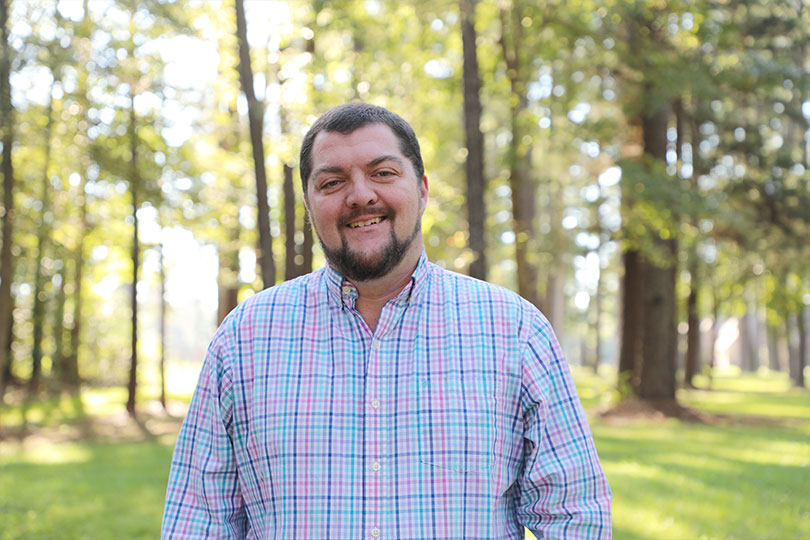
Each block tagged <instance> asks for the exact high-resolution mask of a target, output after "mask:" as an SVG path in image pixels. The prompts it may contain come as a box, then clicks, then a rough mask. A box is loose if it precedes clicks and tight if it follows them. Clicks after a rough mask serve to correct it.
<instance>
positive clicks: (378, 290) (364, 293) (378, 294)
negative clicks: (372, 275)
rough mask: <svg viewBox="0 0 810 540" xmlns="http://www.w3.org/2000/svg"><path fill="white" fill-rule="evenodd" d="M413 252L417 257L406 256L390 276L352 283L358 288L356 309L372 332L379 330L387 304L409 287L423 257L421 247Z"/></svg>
mask: <svg viewBox="0 0 810 540" xmlns="http://www.w3.org/2000/svg"><path fill="white" fill-rule="evenodd" d="M413 251H414V252H415V255H416V256H415V257H414V256H406V257H405V258H404V259H403V260H402V262H400V264H398V265H397V267H396V268H394V270H392V271H391V272H390V273H389V274H387V275H385V276H383V277H381V278H379V279H375V280H369V281H360V282H352V283H353V284H354V286H355V287H356V288H357V301H356V302H355V307H356V308H357V311H358V312H360V315H361V316H362V317H363V320H364V321H366V324H367V325H368V327H369V329H371V331H372V332H374V330H375V329H376V328H377V321H378V320H379V318H380V312H381V311H382V308H383V306H385V303H386V302H388V301H389V300H390V299H392V298H394V297H395V296H396V295H398V294H399V293H400V292H402V289H404V288H405V286H406V285H408V282H409V281H410V279H411V276H412V275H413V271H414V270H415V269H416V265H417V264H419V257H420V256H421V255H422V248H421V246H420V247H419V249H418V250H413ZM409 255H410V254H409Z"/></svg>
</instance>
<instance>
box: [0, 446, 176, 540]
mask: <svg viewBox="0 0 810 540" xmlns="http://www.w3.org/2000/svg"><path fill="white" fill-rule="evenodd" d="M60 450H61V452H60V455H53V456H51V459H54V460H61V462H58V463H42V462H36V463H33V462H12V463H4V464H3V466H2V467H1V468H0V515H2V516H3V519H2V521H3V525H2V527H0V540H11V539H22V538H25V539H26V540H45V539H54V538H66V539H67V538H70V539H83V538H88V539H94V540H95V539H99V540H106V539H110V540H113V539H116V540H117V539H121V538H127V539H141V538H143V539H147V538H148V539H153V538H157V537H158V536H159V530H160V517H161V514H162V507H163V499H164V496H165V489H166V481H167V479H168V473H169V463H170V461H171V453H172V447H171V445H165V444H160V443H157V442H139V443H127V444H95V443H89V444H76V445H72V446H71V448H64V447H60Z"/></svg>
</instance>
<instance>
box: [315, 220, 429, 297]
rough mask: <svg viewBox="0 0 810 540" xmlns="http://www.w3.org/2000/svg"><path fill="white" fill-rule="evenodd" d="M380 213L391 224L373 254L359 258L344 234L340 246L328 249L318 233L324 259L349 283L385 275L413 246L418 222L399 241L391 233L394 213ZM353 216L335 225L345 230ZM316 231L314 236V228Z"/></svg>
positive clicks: (418, 227)
mask: <svg viewBox="0 0 810 540" xmlns="http://www.w3.org/2000/svg"><path fill="white" fill-rule="evenodd" d="M359 213H360V212H357V215H359ZM382 213H383V215H384V216H385V219H386V220H390V221H391V235H390V237H389V239H388V242H387V244H386V245H385V246H384V247H383V248H382V250H381V251H380V252H378V253H376V254H372V255H361V254H360V253H357V252H356V251H353V250H352V249H351V248H350V247H349V244H348V242H347V240H346V236H345V235H343V234H341V235H340V237H341V243H340V247H339V248H337V249H331V248H329V247H327V246H326V244H324V242H323V239H322V238H321V235H320V234H318V241H319V242H320V244H321V248H322V249H323V253H324V255H325V256H326V260H327V261H329V264H331V265H332V267H333V268H334V269H335V270H337V271H338V272H339V273H340V274H341V275H343V277H345V278H346V279H348V280H349V281H360V282H363V281H371V280H375V279H379V278H381V277H384V276H386V275H387V274H388V273H390V272H391V270H393V269H394V268H396V266H397V265H398V264H399V263H400V262H402V259H403V258H404V257H405V254H406V253H407V251H408V248H410V247H411V244H413V241H414V239H415V238H416V235H417V234H419V233H421V232H422V227H421V220H419V219H417V220H416V225H415V226H414V229H413V231H412V232H411V234H410V236H408V238H406V239H404V240H400V239H399V238H397V235H396V233H395V232H394V224H393V219H394V216H393V212H391V211H390V210H385V211H384V212H382ZM354 217H356V215H354V214H351V215H348V216H345V217H343V218H342V219H341V220H340V222H339V224H338V225H339V227H345V226H346V223H348V221H350V220H351V219H354ZM315 232H316V234H317V232H318V231H317V229H316V231H315Z"/></svg>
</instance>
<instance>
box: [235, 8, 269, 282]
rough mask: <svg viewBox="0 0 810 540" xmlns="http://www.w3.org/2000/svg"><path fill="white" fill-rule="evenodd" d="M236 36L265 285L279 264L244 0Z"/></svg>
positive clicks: (238, 9)
mask: <svg viewBox="0 0 810 540" xmlns="http://www.w3.org/2000/svg"><path fill="white" fill-rule="evenodd" d="M235 5H236V39H237V41H238V43H239V79H240V80H241V83H242V91H243V92H244V93H245V98H246V99H247V105H248V122H249V124H250V142H251V144H252V146H253V165H254V170H255V174H256V202H257V206H258V216H257V224H258V227H259V250H258V251H259V252H258V253H257V259H258V260H259V265H260V267H261V272H262V283H263V285H264V287H265V288H267V287H272V286H273V285H274V284H275V282H276V265H275V262H274V261H273V241H272V238H271V237H270V206H269V205H268V203H267V176H266V174H265V168H264V141H263V139H262V136H263V131H264V129H263V126H264V108H263V107H262V104H261V103H259V100H257V99H256V93H255V92H254V90H253V69H252V68H251V66H250V49H249V47H248V41H247V21H246V20H245V7H244V4H243V0H235Z"/></svg>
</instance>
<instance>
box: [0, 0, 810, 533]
mask: <svg viewBox="0 0 810 540" xmlns="http://www.w3.org/2000/svg"><path fill="white" fill-rule="evenodd" d="M0 18H2V20H0V23H2V24H1V25H0V26H2V31H3V34H2V40H1V41H2V43H0V47H2V50H1V51H0V52H1V53H2V54H0V111H1V112H2V123H1V124H2V125H1V126H0V129H1V132H0V134H1V135H2V141H0V147H1V148H2V156H1V157H0V159H1V160H2V162H1V163H0V176H2V179H3V185H2V205H1V206H0V216H2V234H0V246H2V247H1V248H0V398H1V399H2V403H0V523H2V525H0V539H3V540H7V539H22V538H25V539H37V538H43V539H44V538H93V539H96V538H154V537H156V536H157V535H158V530H159V525H160V516H161V508H162V500H163V493H164V490H165V483H166V479H167V476H168V467H169V461H170V457H171V451H172V447H173V444H174V438H175V436H176V432H177V429H178V428H179V422H180V421H181V420H182V416H183V414H184V411H185V407H186V406H187V403H188V400H189V399H190V396H191V392H192V391H193V388H194V384H195V381H196V377H197V373H198V372H199V368H200V365H201V362H202V359H203V358H204V355H205V350H206V347H207V343H208V340H209V339H210V338H211V336H212V335H213V332H214V330H215V328H216V326H217V324H218V323H219V321H221V320H222V318H223V317H224V316H225V315H226V314H227V313H228V312H229V311H230V310H231V309H233V307H234V306H235V305H236V304H237V303H238V302H239V301H241V300H244V299H245V298H247V297H249V296H250V295H252V294H254V293H255V292H258V291H260V290H261V289H263V288H265V287H268V286H271V285H273V284H275V283H279V282H281V281H283V280H285V279H290V278H292V277H295V276H298V275H301V274H303V273H306V272H309V271H311V270H312V269H313V268H315V269H317V268H319V267H320V266H322V265H323V264H324V262H323V256H322V253H321V251H320V248H319V246H318V245H317V242H314V241H313V235H312V231H311V229H310V227H309V225H308V222H307V219H306V216H305V210H304V206H303V202H302V192H301V187H300V179H299V177H298V168H297V153H298V150H299V145H300V142H301V139H302V138H303V135H304V133H305V132H306V130H307V129H308V127H309V126H310V125H311V123H312V122H313V121H314V120H315V118H317V117H318V116H319V115H320V114H321V113H323V112H324V111H326V110H327V109H328V108H330V107H332V106H334V105H337V104H340V103H344V102H347V101H352V100H362V101H367V102H370V103H374V104H378V105H382V106H385V107H387V108H390V109H392V110H393V111H395V112H398V113H399V114H400V115H402V116H403V117H404V118H405V119H406V120H408V121H409V122H410V123H411V124H412V125H413V127H414V129H415V130H416V133H417V135H418V136H419V139H420V143H421V145H422V152H423V157H424V159H425V166H426V172H427V175H428V177H429V180H430V189H431V194H430V202H429V204H428V208H427V210H426V212H425V217H424V222H423V231H424V238H425V244H426V249H427V253H428V256H429V258H430V259H431V260H432V261H434V262H436V263H437V264H440V265H442V266H444V267H446V268H448V269H452V270H455V271H457V272H461V273H466V274H470V275H473V276H475V277H478V278H481V279H486V280H489V281H491V282H493V283H497V284H499V285H502V286H505V287H508V288H511V289H513V290H515V291H517V292H519V293H520V294H521V295H522V296H523V297H524V298H526V299H528V300H530V301H531V302H533V303H534V304H536V305H537V306H538V307H539V308H540V309H541V310H542V311H543V312H544V313H545V314H546V316H547V317H548V318H549V320H550V321H551V322H552V325H553V326H554V328H555V330H556V332H557V334H558V336H559V338H560V341H561V343H562V344H563V349H564V351H565V353H566V356H567V358H568V361H569V363H570V364H571V366H572V371H573V372H574V376H575V379H576V382H577V385H578V387H579V390H580V395H581V397H582V400H583V404H584V405H585V407H586V410H587V411H588V413H589V416H590V417H591V424H592V427H593V430H594V435H595V438H596V442H597V448H598V450H599V452H600V456H601V458H602V460H603V464H604V466H605V469H606V471H607V473H608V479H609V480H610V482H611V485H612V487H613V490H614V494H615V500H614V522H615V525H616V530H615V536H616V538H639V539H640V538H651V539H662V540H670V539H680V538H683V539H692V538H706V539H709V538H718V539H721V538H722V539H725V538H729V539H731V538H734V539H760V538H778V539H780V540H781V539H790V538H795V539H799V538H807V537H810V392H808V390H807V389H806V382H805V381H806V377H807V376H810V371H808V368H807V366H808V355H810V344H808V330H810V170H808V169H810V158H808V150H810V6H808V5H806V4H805V3H804V2H802V1H801V0H782V1H766V0H747V1H737V2H734V1H732V2H729V1H726V0H672V1H665V0H663V1H662V0H649V1H625V0H603V1H599V0H570V1H567V2H558V1H554V0H490V1H483V0H481V1H475V0H458V1H449V0H448V1H443V0H439V1H436V0H432V1H422V0H414V1H399V2H394V1H389V0H365V1H360V0H336V1H331V2H327V1H325V0H310V1H305V0H290V1H286V2H284V1H275V0H255V1H251V0H221V1H218V0H141V1H136V0H0Z"/></svg>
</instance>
